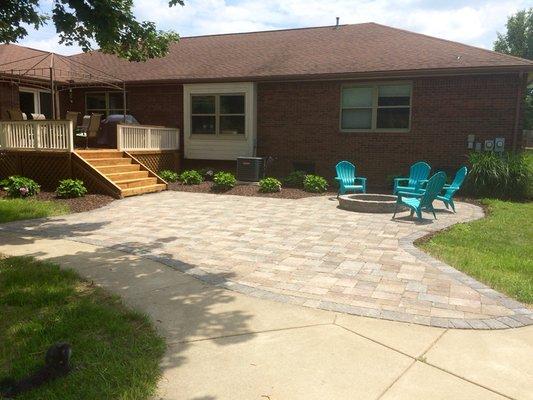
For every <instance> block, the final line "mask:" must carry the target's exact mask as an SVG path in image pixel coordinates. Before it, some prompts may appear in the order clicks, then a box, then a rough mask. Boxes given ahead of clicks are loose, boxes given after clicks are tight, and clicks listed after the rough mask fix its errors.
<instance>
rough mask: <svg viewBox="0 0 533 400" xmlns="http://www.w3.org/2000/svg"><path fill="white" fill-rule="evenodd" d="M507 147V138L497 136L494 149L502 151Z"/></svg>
mask: <svg viewBox="0 0 533 400" xmlns="http://www.w3.org/2000/svg"><path fill="white" fill-rule="evenodd" d="M504 149H505V138H501V137H500V138H496V139H495V140H494V151H496V152H498V153H501V152H503V150H504Z"/></svg>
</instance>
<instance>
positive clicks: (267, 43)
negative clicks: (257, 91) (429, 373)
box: [72, 23, 533, 81]
mask: <svg viewBox="0 0 533 400" xmlns="http://www.w3.org/2000/svg"><path fill="white" fill-rule="evenodd" d="M72 57H73V58H74V59H77V60H79V61H82V62H84V63H89V64H90V65H93V66H95V67H96V66H98V67H100V68H105V69H106V70H109V71H113V73H114V74H115V75H118V76H119V77H121V78H122V79H125V80H128V81H143V80H183V81H194V80H230V79H245V78H246V79H256V80H261V79H272V78H274V79H275V78H279V79H283V78H297V77H313V76H316V77H319V76H328V75H338V74H343V75H344V74H346V75H356V74H363V73H370V72H382V71H383V72H395V71H396V72H398V71H428V70H441V69H470V68H471V69H474V68H488V69H494V68H503V69H504V68H523V69H528V70H531V69H533V62H531V61H528V60H524V59H520V58H516V57H511V56H507V55H504V54H500V53H496V52H493V51H489V50H484V49H479V48H476V47H472V46H467V45H464V44H460V43H456V42H451V41H447V40H443V39H437V38H433V37H430V36H426V35H421V34H417V33H413V32H408V31H404V30H401V29H396V28H391V27H387V26H383V25H378V24H375V23H364V24H355V25H341V26H339V27H338V28H335V27H331V26H330V27H319V28H304V29H289V30H279V31H265V32H253V33H238V34H225V35H210V36H197V37H189V38H183V39H182V40H181V41H180V42H179V43H176V44H174V45H172V47H171V49H170V52H169V54H168V55H167V56H166V57H164V58H161V59H155V60H150V61H148V62H145V63H129V62H127V61H124V60H121V59H118V58H117V57H115V56H111V55H106V54H102V53H100V52H90V53H86V54H79V55H75V56H72Z"/></svg>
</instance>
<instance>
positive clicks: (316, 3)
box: [21, 0, 528, 54]
mask: <svg viewBox="0 0 533 400" xmlns="http://www.w3.org/2000/svg"><path fill="white" fill-rule="evenodd" d="M47 1H48V0H47ZM43 4H44V3H43ZM527 6H528V1H527V0H500V1H498V0H488V1H467V0H446V1H434V0H399V1H390V0H375V1H372V0H336V1H328V0H270V1H264V0H185V6H184V7H181V6H175V7H172V8H169V7H168V0H135V1H134V7H135V8H134V13H135V15H136V16H137V17H138V18H139V19H141V20H149V21H154V22H155V23H156V24H157V26H158V28H160V29H165V30H168V29H172V30H175V31H176V32H178V33H180V34H181V36H193V35H204V34H216V33H231V32H247V31H248V32H249V31H258V30H267V29H282V28H297V27H307V26H321V25H333V24H334V23H335V17H337V16H338V17H340V18H341V23H359V22H371V21H372V22H377V23H381V24H384V25H391V26H395V27H398V28H404V29H407V30H411V31H415V32H419V33H425V34H428V35H431V36H437V37H441V38H444V39H449V40H454V41H459V42H462V43H467V44H471V45H474V46H480V47H486V48H491V47H492V42H493V41H494V40H495V38H496V31H503V30H504V29H505V22H506V21H507V17H508V16H509V15H511V14H513V13H514V12H516V11H517V10H519V9H521V8H525V7H527ZM21 44H24V45H27V46H31V47H37V48H42V49H45V50H50V51H58V52H60V53H63V54H72V53H76V52H79V51H80V49H79V48H77V47H66V46H62V45H59V44H58V37H57V34H56V33H55V30H53V27H47V28H46V29H44V30H41V31H39V32H35V31H32V32H31V34H30V35H29V36H28V37H27V38H26V39H25V40H24V41H23V42H21Z"/></svg>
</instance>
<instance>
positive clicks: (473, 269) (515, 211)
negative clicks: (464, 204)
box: [418, 200, 533, 304]
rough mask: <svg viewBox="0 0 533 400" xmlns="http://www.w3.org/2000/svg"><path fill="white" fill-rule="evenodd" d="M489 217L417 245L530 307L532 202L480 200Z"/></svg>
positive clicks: (532, 294) (532, 300)
mask: <svg viewBox="0 0 533 400" xmlns="http://www.w3.org/2000/svg"><path fill="white" fill-rule="evenodd" d="M483 203H484V204H485V205H486V206H487V207H488V215H487V217H486V218H482V219H480V220H477V221H473V222H469V223H465V224H458V225H454V226H452V227H451V228H450V229H448V230H445V231H443V232H440V233H437V234H436V235H434V236H432V237H431V238H430V239H429V240H426V241H422V242H420V243H418V245H419V246H420V247H421V248H422V249H423V250H425V251H426V252H428V253H430V254H431V255H433V256H435V257H437V258H439V259H441V260H443V261H445V262H447V263H448V264H450V265H452V266H453V267H455V268H457V269H459V270H461V271H463V272H465V273H466V274H468V275H470V276H472V277H474V278H476V279H477V280H479V281H481V282H483V283H485V284H486V285H488V286H491V287H492V288H494V289H496V290H498V291H500V292H503V293H506V294H507V295H509V296H512V297H514V298H515V299H517V300H519V301H521V302H524V303H527V304H533V246H532V243H531V240H532V238H533V224H532V223H531V221H533V202H526V203H519V202H511V201H502V200H483Z"/></svg>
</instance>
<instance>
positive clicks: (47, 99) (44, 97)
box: [39, 92, 52, 119]
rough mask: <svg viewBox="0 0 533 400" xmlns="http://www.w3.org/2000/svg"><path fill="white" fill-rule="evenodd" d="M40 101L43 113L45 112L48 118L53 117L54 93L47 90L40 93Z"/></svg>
mask: <svg viewBox="0 0 533 400" xmlns="http://www.w3.org/2000/svg"><path fill="white" fill-rule="evenodd" d="M39 97H40V100H39V103H40V106H41V114H44V116H45V117H46V119H51V118H52V104H51V103H52V95H51V94H50V93H46V92H40V93H39Z"/></svg>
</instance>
